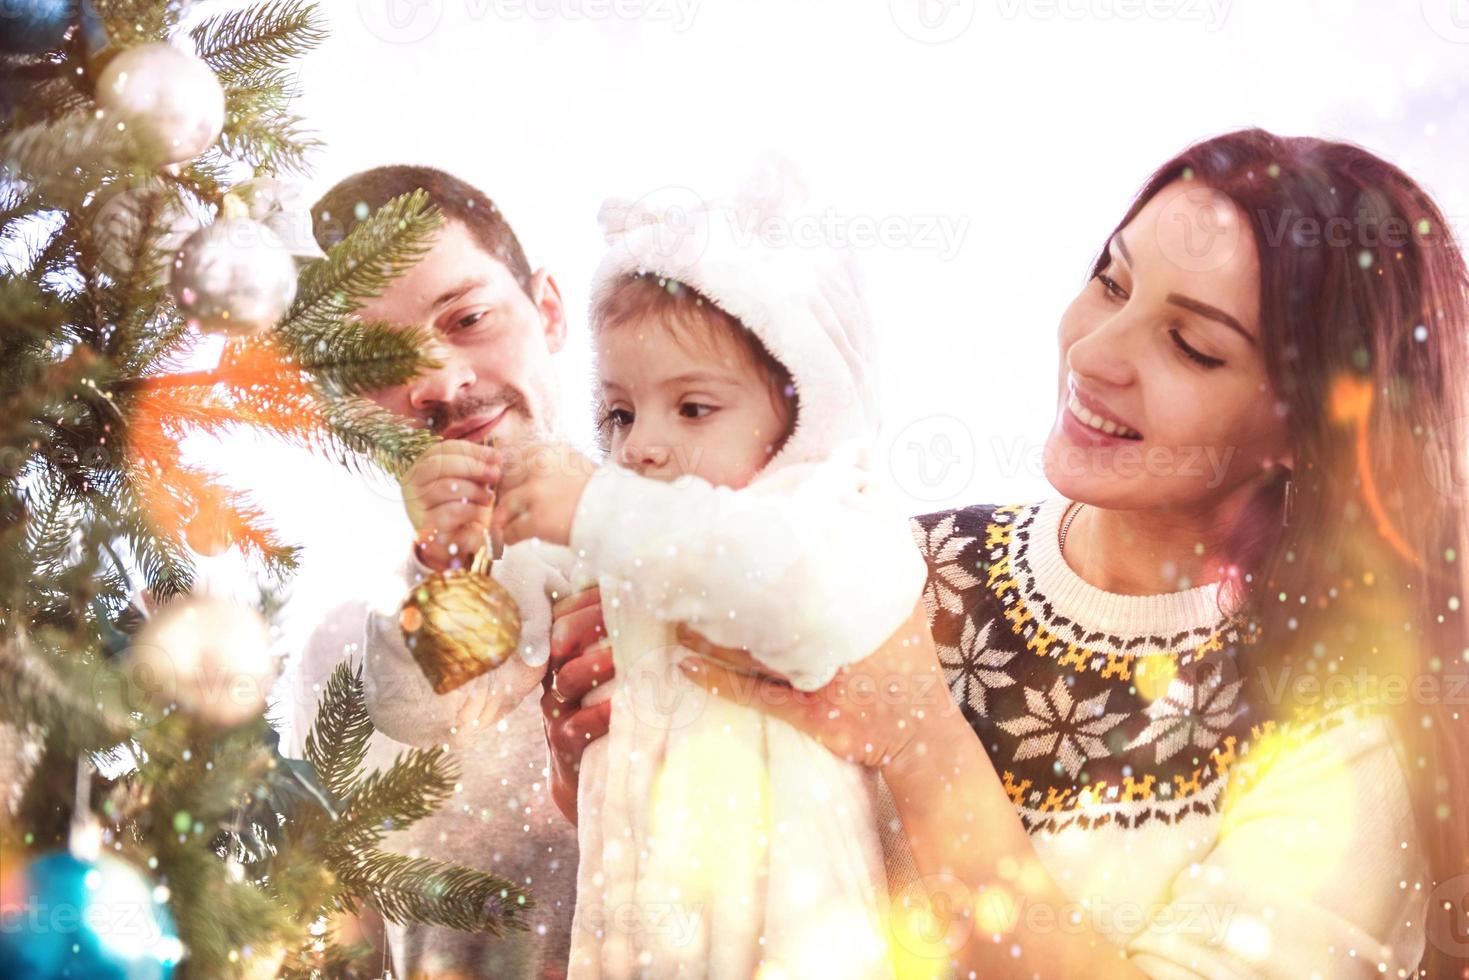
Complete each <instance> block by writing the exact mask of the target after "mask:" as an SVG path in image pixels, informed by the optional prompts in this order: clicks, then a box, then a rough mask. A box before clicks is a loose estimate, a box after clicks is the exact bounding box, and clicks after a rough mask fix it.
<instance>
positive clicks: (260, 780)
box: [0, 0, 532, 978]
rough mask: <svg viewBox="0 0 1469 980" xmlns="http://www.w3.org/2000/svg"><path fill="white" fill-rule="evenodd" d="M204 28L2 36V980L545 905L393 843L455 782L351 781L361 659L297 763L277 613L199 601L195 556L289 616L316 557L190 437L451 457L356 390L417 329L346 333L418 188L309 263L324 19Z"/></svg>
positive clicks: (346, 452)
mask: <svg viewBox="0 0 1469 980" xmlns="http://www.w3.org/2000/svg"><path fill="white" fill-rule="evenodd" d="M187 20H188V11H187V9H186V5H185V4H181V3H177V2H156V0H154V2H150V0H81V2H80V3H78V2H74V0H21V2H12V3H8V4H6V10H5V18H4V25H3V26H4V34H3V35H0V119H3V121H0V160H3V164H4V168H5V169H4V173H3V178H0V243H3V252H0V346H3V354H0V620H3V635H0V918H3V920H4V921H3V928H0V975H4V976H22V975H24V976H32V977H49V976H72V977H78V976H88V977H113V976H115V977H124V976H126V977H130V978H134V977H166V976H171V975H182V976H192V977H209V978H214V977H225V976H257V977H258V976H276V975H285V976H297V975H349V974H351V973H352V971H353V967H352V965H351V964H352V958H353V951H352V950H351V949H349V948H346V947H345V946H344V945H342V944H338V943H336V942H335V941H334V940H335V937H334V934H333V922H334V917H337V916H339V915H341V914H343V913H352V912H354V911H356V910H357V909H358V908H359V907H360V906H361V905H364V904H365V905H368V906H371V907H374V908H376V909H377V910H378V911H380V912H381V913H382V914H383V915H384V916H385V917H387V918H389V919H391V920H393V921H398V922H403V921H417V922H428V923H436V924H441V925H448V926H451V927H454V928H460V929H467V930H488V931H490V932H493V933H498V932H499V931H500V930H502V929H504V928H522V927H523V919H522V917H523V914H524V912H525V911H526V910H527V909H529V908H530V907H531V905H532V903H531V900H530V896H529V895H527V894H526V893H525V892H523V891H522V890H521V889H519V888H517V887H516V886H515V885H514V884H512V883H511V882H509V881H506V880H504V879H502V878H499V877H497V876H495V875H489V874H484V873H481V872H478V871H474V870H470V869H467V868H462V867H458V866H454V865H448V864H444V863H442V862H435V861H429V860H423V859H414V858H409V857H405V856H401V855H396V854H392V853H387V852H385V851H383V850H382V849H381V848H380V846H379V845H380V844H381V843H382V841H383V838H384V835H385V834H386V833H387V831H388V830H390V829H393V828H397V827H402V826H404V825H406V824H409V823H412V822H413V821H415V820H417V819H420V818H422V817H423V816H425V815H427V814H429V813H430V812H432V811H433V810H434V809H435V808H436V807H437V806H438V805H439V804H440V803H441V802H443V801H444V800H445V799H446V798H447V797H448V796H449V795H450V794H451V793H452V792H453V787H454V782H455V778H456V774H455V773H454V772H453V770H452V767H451V765H450V763H449V762H448V760H447V759H446V758H445V757H444V755H443V754H442V753H441V752H437V751H433V752H412V753H408V754H406V755H404V756H402V757H400V758H399V759H398V760H397V762H396V764H395V765H394V766H393V767H392V768H391V769H389V770H387V771H380V772H373V773H364V772H363V771H362V763H363V759H364V757H365V753H366V747H367V740H368V737H369V735H370V733H371V730H372V729H371V723H370V721H369V720H368V718H367V715H366V711H365V708H364V704H363V698H362V687H361V680H360V677H358V676H357V675H355V674H353V673H352V672H351V671H350V670H349V669H348V668H347V667H346V666H343V667H341V668H339V669H338V671H337V673H336V674H335V675H334V676H333V678H332V681H331V684H330V685H329V688H328V690H327V692H326V695H325V697H324V699H323V702H322V705H321V709H320V713H319V715H318V718H317V721H316V725H315V728H314V730H313V731H312V733H311V736H310V738H309V740H308V743H307V749H306V756H307V761H305V762H301V761H293V760H287V759H285V758H283V757H282V756H281V755H280V754H279V752H278V751H277V748H276V739H275V735H274V733H273V731H272V730H271V727H270V725H269V724H268V722H267V721H266V719H265V717H264V715H265V710H266V703H265V694H266V691H267V689H268V687H269V684H270V682H271V680H272V678H273V676H274V672H275V670H276V663H275V661H274V659H273V657H272V653H271V650H270V643H269V632H268V626H267V619H268V613H269V608H268V606H269V605H270V603H269V602H268V601H267V602H265V603H263V605H264V606H265V607H267V608H264V609H252V608H246V607H244V606H241V605H238V604H235V603H233V602H229V601H226V600H224V599H222V598H218V597H211V596H207V595H202V594H196V591H195V589H194V577H195V576H194V572H195V568H194V557H195V556H196V555H201V554H202V555H214V554H219V553H221V552H223V551H224V550H225V549H229V548H234V549H238V550H239V551H240V552H241V553H243V554H244V555H246V556H247V557H248V558H249V560H250V561H251V562H252V563H253V565H254V567H256V568H257V569H258V572H259V574H260V576H261V579H262V581H263V582H264V583H266V585H267V588H266V590H265V593H264V594H265V596H266V597H267V599H268V598H269V597H270V596H271V595H273V591H272V590H273V589H274V588H275V587H276V585H277V584H278V583H279V582H280V581H281V580H282V579H283V578H284V577H285V576H287V575H288V574H289V573H290V572H291V570H292V569H293V568H294V567H295V565H296V561H297V553H296V549H294V548H292V547H290V546H289V545H288V544H286V543H284V542H282V541H280V540H278V538H277V536H276V534H275V533H274V532H273V531H272V529H271V528H270V526H269V524H268V521H267V519H266V515H264V514H263V513H261V511H260V510H259V508H257V507H256V506H254V505H252V503H251V501H250V498H249V496H248V494H245V493H242V492H240V491H238V490H236V489H232V488H229V487H226V486H224V485H223V484H222V483H221V481H220V479H219V477H218V476H217V475H216V474H214V473H211V472H208V471H206V470H204V469H201V468H199V467H197V466H195V465H192V464H191V463H190V462H189V460H188V459H187V457H186V454H185V453H184V452H183V451H182V450H181V448H180V443H181V440H183V439H184V438H186V437H187V436H189V435H190V434H193V433H214V434H221V433H227V432H229V431H232V430H236V429H238V428H240V427H252V428H255V429H258V430H261V431H265V432H269V433H272V434H274V435H275V436H278V437H280V438H282V439H286V440H289V441H291V442H293V443H297V444H300V445H303V446H307V447H310V448H311V449H313V450H315V451H318V452H321V453H324V454H328V455H329V456H330V457H331V458H333V459H336V460H339V461H340V462H342V463H344V464H346V465H350V466H364V465H375V466H380V467H383V468H386V469H388V470H389V471H393V472H400V471H401V470H402V469H403V468H404V467H406V466H407V465H408V464H409V463H410V462H411V461H412V459H413V458H414V457H415V455H416V454H417V453H418V452H420V451H421V450H422V449H423V448H425V446H426V444H427V443H428V441H429V440H430V439H431V437H430V436H429V435H428V434H427V433H426V432H424V431H422V430H416V429H412V428H409V427H408V426H406V425H405V424H404V423H403V422H402V421H401V420H399V419H398V418H396V417H395V416H393V415H391V414H389V413H386V412H384V411H382V410H380V409H378V408H377V407H376V406H374V405H373V404H372V403H371V402H369V401H367V400H365V399H364V398H363V397H361V394H362V392H365V391H368V390H370V389H375V388H380V387H383V386H386V385H391V384H395V383H399V382H401V381H403V380H405V379H407V378H408V377H411V376H412V375H413V374H414V373H415V372H416V371H418V370H420V369H421V368H422V367H423V366H424V365H425V364H426V363H427V362H426V361H425V360H424V356H423V354H422V350H423V348H424V344H423V341H424V339H425V338H424V337H422V336H421V335H420V334H419V333H417V332H415V331H413V330H402V329H398V328H396V327H393V326H390V325H388V324H383V323H369V322H360V321H359V320H357V319H356V318H355V313H356V312H357V310H358V309H360V306H361V302H362V301H363V300H364V299H365V298H368V297H371V296H374V295H376V294H377V293H378V292H380V291H381V290H382V289H383V288H384V286H385V284H386V283H388V282H390V281H391V280H392V278H393V277H394V276H395V275H397V274H399V273H400V272H401V271H403V270H404V269H405V268H407V267H409V266H411V265H412V264H413V263H414V262H415V261H416V260H417V259H418V258H419V257H420V256H421V255H422V254H423V253H424V251H425V249H426V247H427V242H428V241H429V240H430V238H431V236H432V235H433V233H434V231H435V229H436V228H437V222H438V220H439V218H438V215H437V214H436V213H435V212H434V211H433V210H432V209H431V208H430V207H429V206H428V205H427V203H426V200H425V199H424V198H423V197H422V196H421V195H417V194H415V195H409V196H406V197H403V198H400V199H398V200H396V201H394V202H392V203H390V204H389V205H387V206H385V207H383V208H382V209H380V210H379V211H378V212H376V213H375V214H372V215H370V216H368V217H367V219H366V220H365V221H363V222H362V223H361V224H360V225H359V226H358V227H356V228H355V229H354V230H353V231H352V232H351V234H349V235H347V236H346V237H345V238H344V239H343V240H342V241H341V242H340V243H339V244H337V245H335V246H333V247H332V249H331V250H330V252H328V253H326V254H325V255H319V254H318V255H317V256H316V257H311V258H307V257H304V253H307V252H310V251H311V250H312V249H313V248H314V246H313V245H312V244H311V243H310V235H309V228H310V224H309V216H307V215H305V213H304V209H302V208H299V207H296V206H294V205H293V201H292V189H293V187H292V184H291V183H290V180H291V178H292V177H295V176H299V175H300V174H301V172H302V168H303V167H304V166H305V163H306V159H307V157H308V155H309V153H310V151H311V150H312V148H313V146H314V145H315V141H314V140H313V139H312V138H311V137H310V135H309V134H308V133H307V132H306V131H305V129H304V127H303V125H302V122H301V120H300V119H299V118H298V117H296V116H295V115H293V114H292V113H291V111H290V103H291V98H292V94H293V92H292V84H293V83H292V77H291V74H290V65H291V63H292V61H293V60H294V59H296V58H298V57H300V56H302V55H303V54H305V53H306V52H307V51H309V50H310V49H311V48H312V47H314V46H315V45H317V44H318V43H319V42H320V41H321V40H322V38H323V32H322V30H321V26H320V19H319V16H318V14H317V12H316V11H315V9H314V8H313V7H311V6H309V5H307V4H303V3H300V2H296V0H277V2H272V3H268V4H265V5H262V6H258V7H254V8H250V9H245V10H239V11H234V12H230V13H227V14H223V15H220V16H216V17H213V18H211V19H209V20H205V21H203V22H201V23H198V24H197V25H195V26H193V27H192V29H189V30H185V29H184V27H183V26H182V25H183V24H184V23H185V22H186V21H187ZM303 222H304V228H305V234H303V233H302V231H303ZM293 253H296V254H295V255H294V256H293ZM220 336H222V337H224V338H225V340H224V345H223V353H222V354H221V355H220V356H219V357H218V359H217V363H214V364H213V365H212V366H209V367H201V366H200V363H199V362H200V359H201V357H203V356H204V354H205V353H206V352H208V351H209V350H210V349H211V348H210V347H209V344H210V343H211V342H212V343H214V344H218V343H219V341H218V340H217V339H215V338H217V337H220ZM262 613H264V614H265V615H262Z"/></svg>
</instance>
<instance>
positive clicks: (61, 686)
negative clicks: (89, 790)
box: [0, 637, 130, 756]
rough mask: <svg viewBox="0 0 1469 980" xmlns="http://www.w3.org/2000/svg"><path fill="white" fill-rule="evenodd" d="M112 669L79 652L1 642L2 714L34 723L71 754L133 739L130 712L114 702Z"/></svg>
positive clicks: (7, 640) (12, 640)
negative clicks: (110, 695)
mask: <svg viewBox="0 0 1469 980" xmlns="http://www.w3.org/2000/svg"><path fill="white" fill-rule="evenodd" d="M106 671H107V668H106V667H104V666H103V665H100V664H97V663H96V662H95V661H93V660H92V659H91V658H90V657H88V656H85V655H83V656H78V655H77V653H76V652H75V651H69V650H68V651H65V652H63V653H57V652H53V651H44V650H43V649H42V648H41V647H40V646H39V645H38V644H36V643H32V642H18V641H17V640H16V639H15V638H14V637H6V638H5V640H4V641H0V717H3V718H4V719H5V720H6V721H7V722H9V723H10V724H13V725H23V724H25V723H26V722H33V723H35V724H38V725H41V726H43V727H44V728H46V729H47V730H48V731H49V732H50V733H51V734H50V738H51V739H52V740H54V741H55V742H56V744H58V745H60V746H62V748H63V750H64V751H65V752H66V754H68V755H72V756H75V755H76V754H77V753H78V752H91V751H96V750H99V749H105V748H107V747H108V746H112V745H116V744H117V743H118V742H119V741H122V740H123V739H124V738H126V737H127V732H128V730H129V727H130V725H129V721H128V717H127V714H126V712H125V711H124V710H122V709H120V708H119V707H118V706H117V705H115V704H113V705H108V704H107V703H106V701H105V700H104V698H103V697H102V696H99V695H105V694H106V693H107V692H108V691H111V690H119V689H120V685H109V684H108V683H107V682H106V681H105V680H104V676H105V674H106Z"/></svg>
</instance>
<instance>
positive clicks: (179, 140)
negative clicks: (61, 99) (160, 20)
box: [97, 41, 224, 163]
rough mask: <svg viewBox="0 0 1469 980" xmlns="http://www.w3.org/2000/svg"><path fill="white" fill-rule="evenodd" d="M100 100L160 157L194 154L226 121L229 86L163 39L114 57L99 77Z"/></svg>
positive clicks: (208, 144) (171, 160)
mask: <svg viewBox="0 0 1469 980" xmlns="http://www.w3.org/2000/svg"><path fill="white" fill-rule="evenodd" d="M97 103H98V104H99V105H100V106H102V108H103V109H106V110H108V111H109V112H112V113H114V114H115V115H117V116H118V117H119V118H120V119H121V120H122V121H123V122H124V123H125V124H126V125H127V126H128V127H129V128H131V130H132V131H133V134H134V135H135V136H136V137H137V139H138V140H139V141H140V143H141V145H142V147H143V149H144V150H146V151H147V152H149V153H151V154H153V155H154V156H155V157H156V158H157V162H159V163H181V162H183V161H185V160H192V159H193V158H194V157H196V156H198V155H199V154H201V153H203V152H204V151H205V150H207V149H209V147H211V146H213V145H214V141H215V140H216V139H218V138H219V133H220V130H221V129H222V128H223V127H224V89H223V88H221V87H220V84H219V79H218V78H217V77H215V74H214V72H213V71H212V70H210V68H209V66H208V65H206V64H205V63H204V62H203V61H201V60H200V59H198V58H196V57H194V56H193V55H192V54H189V53H188V52H186V51H180V50H179V49H178V48H175V47H173V46H171V45H168V44H165V43H163V42H161V41H154V42H150V43H148V44H139V45H136V46H135V47H131V48H128V49H127V50H126V51H123V52H121V53H120V54H118V55H117V57H115V58H113V59H112V60H111V61H109V62H108V63H107V67H106V68H104V69H103V70H102V74H101V76H100V77H99V78H98V79H97Z"/></svg>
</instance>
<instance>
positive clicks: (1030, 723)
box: [1000, 677, 1127, 779]
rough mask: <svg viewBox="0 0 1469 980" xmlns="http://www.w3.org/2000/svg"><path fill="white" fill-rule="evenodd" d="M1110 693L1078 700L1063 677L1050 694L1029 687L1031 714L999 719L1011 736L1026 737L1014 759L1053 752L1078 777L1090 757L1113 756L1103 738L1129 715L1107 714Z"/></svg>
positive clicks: (1057, 680) (1028, 698)
mask: <svg viewBox="0 0 1469 980" xmlns="http://www.w3.org/2000/svg"><path fill="white" fill-rule="evenodd" d="M1111 693H1112V691H1111V689H1106V690H1103V691H1102V692H1101V693H1100V694H1098V695H1096V696H1095V697H1090V698H1087V699H1086V700H1085V701H1080V702H1078V701H1076V700H1074V699H1073V698H1072V697H1071V692H1070V691H1069V690H1067V689H1066V681H1065V679H1064V678H1060V677H1058V678H1056V683H1055V684H1054V685H1052V687H1051V691H1050V693H1049V694H1045V693H1043V692H1041V691H1040V690H1038V689H1037V688H1033V687H1027V688H1026V689H1025V704H1026V706H1027V707H1028V708H1029V709H1030V714H1028V715H1020V716H1017V717H1015V718H1011V719H1010V720H1009V721H1002V722H1000V728H1002V729H1004V730H1005V731H1007V732H1009V733H1010V734H1011V735H1015V736H1025V737H1024V738H1022V739H1021V741H1020V744H1019V745H1018V746H1017V747H1016V749H1015V761H1016V762H1020V761H1022V760H1024V759H1033V758H1035V757H1036V756H1039V755H1047V754H1049V753H1052V752H1054V753H1055V755H1056V761H1057V763H1059V764H1060V766H1061V768H1062V769H1064V770H1065V771H1066V773H1067V775H1069V776H1070V777H1071V778H1072V779H1075V778H1076V777H1077V775H1078V774H1080V772H1081V767H1082V766H1084V765H1085V764H1086V762H1087V760H1088V759H1100V758H1104V757H1106V756H1109V755H1111V754H1112V752H1111V750H1110V749H1108V748H1107V744H1106V743H1105V742H1104V741H1102V737H1103V736H1104V735H1106V734H1107V733H1108V732H1109V731H1111V730H1112V729H1113V728H1116V727H1117V726H1118V725H1119V724H1120V723H1121V722H1122V721H1123V719H1125V718H1126V717H1127V714H1126V713H1125V712H1113V713H1111V714H1106V713H1104V712H1105V711H1106V708H1107V698H1108V696H1109V695H1111Z"/></svg>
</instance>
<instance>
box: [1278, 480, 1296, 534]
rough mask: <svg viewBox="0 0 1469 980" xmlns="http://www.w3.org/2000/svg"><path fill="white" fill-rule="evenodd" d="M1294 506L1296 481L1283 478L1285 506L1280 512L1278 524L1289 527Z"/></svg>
mask: <svg viewBox="0 0 1469 980" xmlns="http://www.w3.org/2000/svg"><path fill="white" fill-rule="evenodd" d="M1295 507H1296V481H1295V480H1292V479H1291V478H1290V477H1286V478H1285V506H1284V508H1282V510H1281V513H1280V526H1281V527H1290V515H1291V512H1292V511H1293V510H1295Z"/></svg>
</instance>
